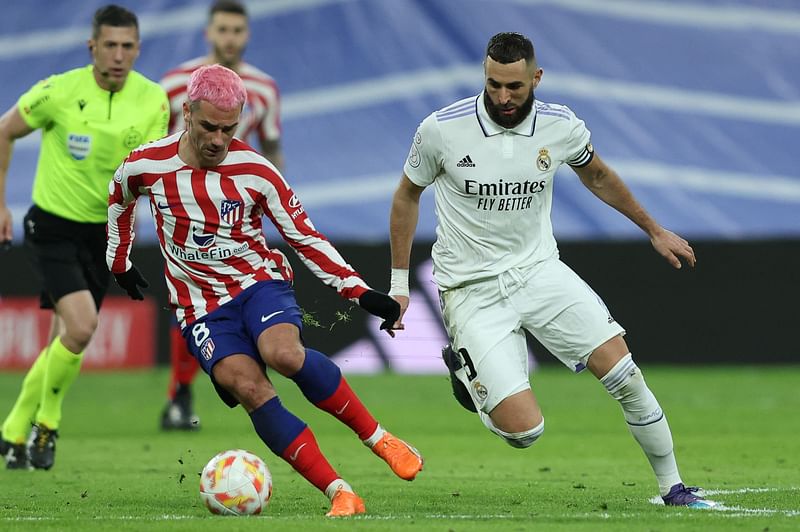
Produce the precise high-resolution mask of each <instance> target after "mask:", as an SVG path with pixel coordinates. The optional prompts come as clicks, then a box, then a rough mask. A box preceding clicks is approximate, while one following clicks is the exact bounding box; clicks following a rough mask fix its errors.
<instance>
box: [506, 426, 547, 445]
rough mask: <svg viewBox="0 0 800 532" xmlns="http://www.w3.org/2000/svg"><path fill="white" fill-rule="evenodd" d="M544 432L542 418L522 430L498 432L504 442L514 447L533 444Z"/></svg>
mask: <svg viewBox="0 0 800 532" xmlns="http://www.w3.org/2000/svg"><path fill="white" fill-rule="evenodd" d="M542 434H544V419H542V422H541V423H539V424H538V425H536V426H535V427H533V428H532V429H529V430H526V431H522V432H504V433H502V434H500V437H501V438H503V439H504V440H505V441H506V443H508V444H509V445H510V446H511V447H514V448H516V449H526V448H528V447H530V446H531V445H533V443H534V442H535V441H536V440H538V439H539V438H540V437H541V436H542Z"/></svg>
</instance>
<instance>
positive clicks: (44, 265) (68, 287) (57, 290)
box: [23, 205, 110, 310]
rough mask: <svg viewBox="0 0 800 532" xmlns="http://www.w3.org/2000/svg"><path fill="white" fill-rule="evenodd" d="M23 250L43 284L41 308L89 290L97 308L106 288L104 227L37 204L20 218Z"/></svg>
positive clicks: (107, 276)
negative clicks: (78, 220)
mask: <svg viewBox="0 0 800 532" xmlns="http://www.w3.org/2000/svg"><path fill="white" fill-rule="evenodd" d="M23 224H24V230H25V249H26V250H27V252H28V257H29V258H30V261H31V263H32V265H33V271H34V272H35V273H36V275H37V277H38V279H39V282H40V283H41V285H42V292H41V296H40V306H41V308H50V309H51V308H53V307H54V305H55V302H57V301H58V300H59V299H61V298H62V297H64V296H65V295H67V294H71V293H73V292H79V291H81V290H89V291H90V292H91V293H92V298H93V299H94V302H95V305H97V309H98V310H100V305H101V303H102V302H103V298H104V297H105V295H106V290H107V289H108V280H109V276H110V274H109V271H108V267H107V266H106V224H97V223H80V222H73V221H72V220H67V219H65V218H61V217H60V216H56V215H54V214H50V213H49V212H46V211H44V210H42V209H40V208H39V207H37V206H36V205H34V206H32V207H31V208H30V209H29V210H28V213H27V214H26V215H25V218H23Z"/></svg>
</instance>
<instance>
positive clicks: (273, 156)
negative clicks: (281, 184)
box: [259, 138, 283, 172]
mask: <svg viewBox="0 0 800 532" xmlns="http://www.w3.org/2000/svg"><path fill="white" fill-rule="evenodd" d="M259 146H260V147H261V155H263V156H264V157H266V158H267V159H269V162H271V163H272V164H274V165H275V166H277V167H278V170H280V171H281V172H283V151H282V150H281V140H280V139H271V140H270V139H266V138H262V139H259Z"/></svg>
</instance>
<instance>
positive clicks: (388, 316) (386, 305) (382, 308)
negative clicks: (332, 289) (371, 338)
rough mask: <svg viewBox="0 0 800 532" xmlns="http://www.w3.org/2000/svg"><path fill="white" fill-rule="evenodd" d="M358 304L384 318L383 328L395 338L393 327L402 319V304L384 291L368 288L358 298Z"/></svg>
mask: <svg viewBox="0 0 800 532" xmlns="http://www.w3.org/2000/svg"><path fill="white" fill-rule="evenodd" d="M358 304H359V305H361V308H363V309H364V310H366V311H367V312H369V313H370V314H372V315H374V316H378V317H379V318H383V323H381V330H382V331H386V333H387V334H388V335H389V336H391V337H392V338H394V331H393V330H392V328H393V326H394V324H395V323H396V322H397V320H399V319H400V304H399V303H398V302H397V301H395V300H394V299H392V298H391V297H389V296H387V295H386V294H384V293H382V292H377V291H375V290H367V291H366V292H364V293H363V294H361V297H359V298H358Z"/></svg>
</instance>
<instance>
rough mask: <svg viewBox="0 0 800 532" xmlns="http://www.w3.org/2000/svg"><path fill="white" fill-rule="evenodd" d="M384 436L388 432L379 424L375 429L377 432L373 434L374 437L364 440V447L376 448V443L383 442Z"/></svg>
mask: <svg viewBox="0 0 800 532" xmlns="http://www.w3.org/2000/svg"><path fill="white" fill-rule="evenodd" d="M384 434H386V431H385V430H383V427H381V424H380V423H378V426H377V427H375V432H373V433H372V436H370V437H369V438H367V439H366V440H362V441H363V442H364V445H366V446H367V447H369V448H370V449H372V448H373V447H375V444H376V443H378V442H379V441H381V438H383V435H384Z"/></svg>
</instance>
